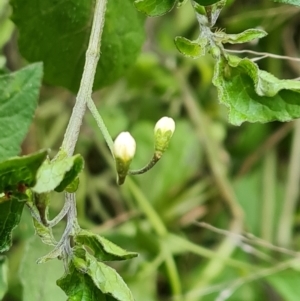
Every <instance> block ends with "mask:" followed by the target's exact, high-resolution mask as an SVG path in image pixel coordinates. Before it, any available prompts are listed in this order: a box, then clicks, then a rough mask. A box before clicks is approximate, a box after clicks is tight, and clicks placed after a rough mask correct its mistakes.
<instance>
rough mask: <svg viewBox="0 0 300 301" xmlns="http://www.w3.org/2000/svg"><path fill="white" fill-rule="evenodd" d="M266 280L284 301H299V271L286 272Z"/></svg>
mask: <svg viewBox="0 0 300 301" xmlns="http://www.w3.org/2000/svg"><path fill="white" fill-rule="evenodd" d="M266 280H267V281H268V282H269V283H270V284H271V285H272V286H273V288H274V289H275V290H276V291H277V292H278V293H279V294H280V295H281V297H282V300H285V301H298V300H299V294H300V286H299V281H300V275H299V270H292V269H289V270H286V271H283V272H280V273H274V274H272V275H270V276H267V278H266Z"/></svg>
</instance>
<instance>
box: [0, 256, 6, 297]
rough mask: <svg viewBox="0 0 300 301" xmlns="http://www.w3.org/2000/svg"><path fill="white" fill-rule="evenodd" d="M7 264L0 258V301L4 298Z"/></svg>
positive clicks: (4, 258)
mask: <svg viewBox="0 0 300 301" xmlns="http://www.w3.org/2000/svg"><path fill="white" fill-rule="evenodd" d="M7 276H8V262H7V258H6V257H5V256H0V300H2V298H3V297H4V295H5V293H6V291H7V288H8V283H7Z"/></svg>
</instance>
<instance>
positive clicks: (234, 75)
mask: <svg viewBox="0 0 300 301" xmlns="http://www.w3.org/2000/svg"><path fill="white" fill-rule="evenodd" d="M213 83H214V85H215V86H216V87H217V89H218V95H219V100H220V102H221V103H223V104H225V105H226V106H228V108H229V121H230V122H231V123H232V124H235V125H240V124H241V123H242V122H244V121H249V122H269V121H274V120H278V121H290V120H292V119H295V118H299V117H300V102H299V97H300V93H299V92H300V82H299V81H295V80H280V79H278V78H276V77H275V76H273V75H272V74H270V73H268V72H266V71H261V70H259V68H258V66H257V65H256V64H255V63H253V62H252V61H250V60H249V59H239V58H238V57H234V56H230V61H229V62H228V61H227V60H225V59H220V60H219V61H218V62H217V63H216V66H215V73H214V78H213Z"/></svg>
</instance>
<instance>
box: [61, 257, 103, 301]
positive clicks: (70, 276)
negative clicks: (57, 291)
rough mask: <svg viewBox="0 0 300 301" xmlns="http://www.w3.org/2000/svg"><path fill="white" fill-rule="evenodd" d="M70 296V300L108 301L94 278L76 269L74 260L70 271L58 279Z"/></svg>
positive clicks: (70, 265)
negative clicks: (97, 286)
mask: <svg viewBox="0 0 300 301" xmlns="http://www.w3.org/2000/svg"><path fill="white" fill-rule="evenodd" d="M56 283H57V285H58V286H59V287H60V288H61V289H62V290H63V291H64V292H65V293H66V295H67V296H68V297H69V298H68V300H69V301H106V300H107V298H106V296H105V295H104V294H103V293H102V292H101V291H100V290H98V289H97V288H96V286H95V284H94V282H93V280H92V279H91V278H90V276H88V275H87V274H85V273H82V272H81V271H78V270H76V269H75V267H74V264H73V262H71V263H70V264H69V271H68V273H66V274H65V275H64V276H63V277H61V278H60V279H58V280H57V281H56Z"/></svg>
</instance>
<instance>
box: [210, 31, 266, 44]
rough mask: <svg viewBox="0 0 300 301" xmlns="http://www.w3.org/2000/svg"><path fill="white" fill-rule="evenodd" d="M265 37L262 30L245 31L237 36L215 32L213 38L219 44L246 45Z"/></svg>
mask: <svg viewBox="0 0 300 301" xmlns="http://www.w3.org/2000/svg"><path fill="white" fill-rule="evenodd" d="M266 35H267V33H266V32H265V31H264V30H262V29H254V28H251V29H247V30H245V31H243V32H241V33H238V34H226V33H225V32H221V31H220V32H215V33H214V36H215V37H216V38H217V39H218V40H219V41H220V42H221V43H224V44H225V43H230V44H238V43H247V42H250V41H253V40H255V39H260V38H263V37H265V36H266Z"/></svg>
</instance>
